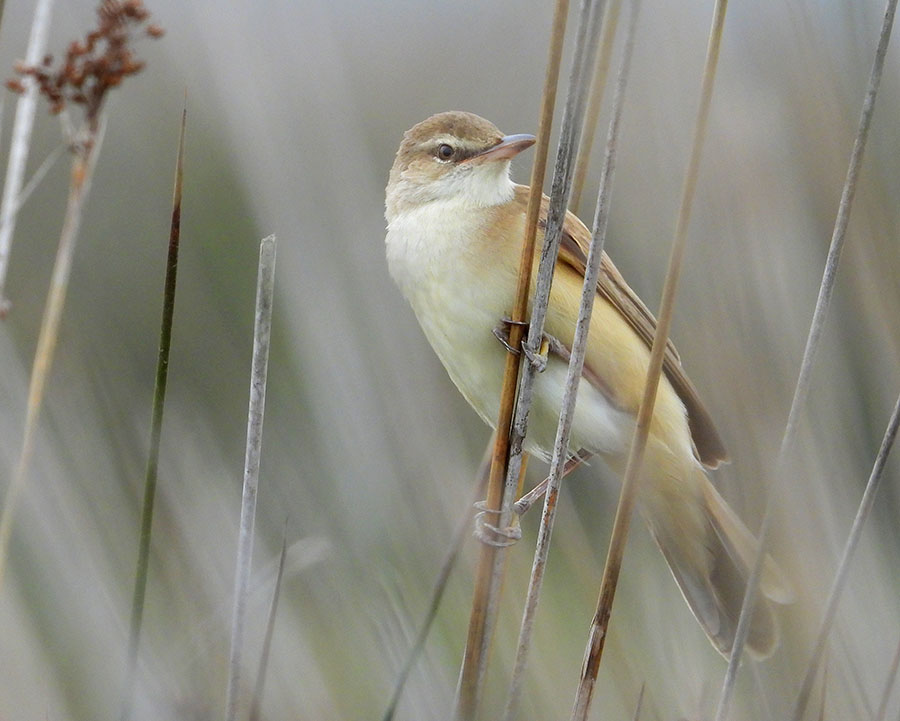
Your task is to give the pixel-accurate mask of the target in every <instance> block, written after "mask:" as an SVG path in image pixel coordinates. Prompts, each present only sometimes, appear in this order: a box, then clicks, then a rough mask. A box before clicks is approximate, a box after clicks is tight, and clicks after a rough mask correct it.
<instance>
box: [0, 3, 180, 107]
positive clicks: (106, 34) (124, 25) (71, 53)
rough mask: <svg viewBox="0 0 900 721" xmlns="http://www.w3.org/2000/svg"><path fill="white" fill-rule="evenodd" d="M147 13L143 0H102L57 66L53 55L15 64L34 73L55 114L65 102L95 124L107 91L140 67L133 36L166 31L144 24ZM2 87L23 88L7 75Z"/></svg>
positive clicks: (23, 72)
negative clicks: (91, 26)
mask: <svg viewBox="0 0 900 721" xmlns="http://www.w3.org/2000/svg"><path fill="white" fill-rule="evenodd" d="M149 17H150V13H149V12H148V11H147V10H146V9H145V8H144V4H143V3H142V2H141V0H122V1H117V0H103V2H101V3H100V7H98V8H97V19H98V22H97V28H96V29H95V30H92V31H91V32H89V33H88V34H87V36H86V37H85V39H84V40H83V41H78V40H76V41H74V42H72V43H71V44H70V45H69V48H68V50H67V51H66V57H65V59H64V60H63V62H62V64H61V66H60V67H59V68H58V69H56V70H54V69H53V68H52V66H53V56H52V55H46V56H44V59H43V61H42V62H41V64H40V65H35V66H28V65H24V64H23V63H16V64H15V66H14V67H13V69H14V70H15V71H16V72H17V73H18V74H19V75H21V76H26V77H27V76H30V77H32V78H34V80H35V82H36V83H37V86H38V88H39V90H40V92H41V94H42V95H43V96H44V97H45V98H47V100H48V102H49V103H50V112H51V113H54V114H56V113H59V112H60V111H61V110H62V109H63V108H64V107H66V105H67V104H69V103H71V104H73V105H81V106H82V107H83V108H84V113H85V119H86V120H87V121H88V122H89V123H93V122H95V121H96V119H97V116H98V115H99V113H100V108H101V107H102V106H103V100H104V98H105V96H106V92H107V91H108V90H109V89H110V88H114V87H117V86H118V85H120V84H121V83H122V80H123V79H124V78H126V77H127V76H129V75H134V74H135V73H138V72H140V71H141V69H142V68H143V67H144V63H143V62H142V61H140V60H138V59H137V58H135V57H134V53H133V52H132V49H131V44H132V41H133V40H135V39H136V38H138V37H150V38H159V37H162V35H163V32H164V31H163V30H162V28H160V27H159V26H158V25H152V24H148V25H145V23H146V22H147V19H148V18H149ZM6 87H7V88H9V89H10V90H12V91H13V92H16V93H22V92H24V91H25V86H24V84H23V83H22V81H21V80H20V79H18V78H15V79H13V80H8V81H7V83H6Z"/></svg>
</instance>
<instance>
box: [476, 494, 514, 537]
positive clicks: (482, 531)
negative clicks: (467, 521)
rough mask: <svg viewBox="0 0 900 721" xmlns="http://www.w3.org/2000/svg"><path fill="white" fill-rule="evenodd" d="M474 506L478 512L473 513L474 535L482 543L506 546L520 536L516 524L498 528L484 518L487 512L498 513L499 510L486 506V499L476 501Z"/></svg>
mask: <svg viewBox="0 0 900 721" xmlns="http://www.w3.org/2000/svg"><path fill="white" fill-rule="evenodd" d="M475 508H477V509H478V513H477V514H476V515H475V533H474V535H475V538H477V539H478V540H479V541H481V542H482V543H484V544H486V545H488V546H494V547H495V548H508V547H509V546H513V545H515V544H516V542H518V541H519V539H521V538H522V529H521V528H520V527H519V525H518V524H516V525H513V526H507V527H506V528H499V527H498V526H495V525H493V524H491V523H488V522H487V521H486V520H485V517H486V516H487V515H488V514H494V515H498V514H499V511H497V510H495V509H493V508H488V507H487V501H478V503H476V504H475Z"/></svg>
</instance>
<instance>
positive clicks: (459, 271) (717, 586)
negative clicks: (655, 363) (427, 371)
mask: <svg viewBox="0 0 900 721" xmlns="http://www.w3.org/2000/svg"><path fill="white" fill-rule="evenodd" d="M534 142H535V138H534V136H533V135H528V134H519V135H504V134H503V133H502V132H501V131H500V130H499V129H498V128H497V126H495V125H494V124H493V123H491V122H490V121H488V120H486V119H484V118H482V117H480V116H478V115H475V114H472V113H468V112H462V111H450V112H443V113H439V114H436V115H432V116H431V117H429V118H427V119H426V120H424V121H422V122H420V123H418V124H417V125H415V126H413V127H412V128H411V129H409V130H408V131H407V132H406V133H405V134H404V136H403V139H402V142H401V143H400V147H399V149H398V151H397V154H396V157H395V159H394V162H393V166H392V167H391V170H390V175H389V179H388V184H387V187H386V190H385V219H386V221H387V232H386V236H385V250H386V256H387V264H388V270H389V272H390V274H391V276H392V277H393V280H394V281H395V283H396V285H397V286H398V287H399V289H400V291H401V293H402V294H403V295H404V296H405V298H406V300H407V301H408V302H409V304H410V305H411V306H412V310H413V312H414V313H415V316H416V318H417V320H418V322H419V325H420V326H421V328H422V331H423V332H424V334H425V337H426V338H427V340H428V341H429V343H430V344H431V347H432V348H433V349H434V352H435V353H436V354H437V356H438V358H439V359H440V361H441V363H442V364H443V366H444V368H445V369H446V371H447V373H448V375H449V376H450V379H451V380H452V382H453V383H454V385H455V386H456V387H457V389H458V390H459V391H460V393H462V395H463V396H464V397H465V399H466V400H467V401H468V403H469V404H470V405H471V406H472V408H473V409H474V410H475V412H476V413H477V414H478V415H479V416H480V417H481V418H482V419H483V420H484V422H485V423H487V424H488V425H489V426H491V427H495V426H496V424H497V418H498V413H499V408H500V389H501V384H502V377H503V367H504V363H505V357H506V353H507V349H505V348H504V347H503V345H502V344H501V343H500V342H498V338H497V335H498V333H497V330H498V328H502V324H503V319H504V318H508V317H509V316H510V314H511V312H512V307H513V303H514V299H515V289H516V283H517V276H518V264H519V259H520V255H521V248H522V243H523V238H524V228H525V216H526V209H527V206H528V201H529V197H530V195H531V192H532V190H531V189H530V188H529V187H527V186H523V185H517V184H515V183H514V182H513V181H512V180H511V178H510V164H511V161H512V159H513V158H514V157H515V156H517V155H518V154H519V153H520V152H522V151H523V150H525V149H527V148H529V147H530V146H531V145H533V144H534ZM541 203H542V205H541V214H540V221H539V237H538V243H537V248H538V249H539V248H540V245H541V241H542V236H543V233H544V229H545V226H546V218H547V208H548V199H547V197H546V196H543V195H542V201H541ZM590 238H591V234H590V231H589V230H588V229H587V227H585V225H584V224H583V223H582V222H581V221H580V220H579V219H578V218H577V217H576V216H575V215H574V214H573V213H571V212H568V213H567V214H566V216H565V220H564V224H563V231H562V238H561V241H560V251H559V256H558V259H557V262H556V267H555V269H554V276H553V284H552V288H551V293H550V301H549V305H548V309H547V315H546V321H545V333H546V334H547V337H548V339H551V340H552V341H553V342H551V343H549V344H548V345H549V347H550V349H551V350H550V351H549V352H548V358H547V360H546V364H545V366H544V369H543V371H542V372H541V373H539V374H537V375H536V380H535V386H534V394H533V401H532V407H531V411H530V415H529V422H528V430H527V435H526V437H525V441H524V445H525V450H527V451H528V452H529V453H530V454H532V455H534V456H537V457H539V458H542V459H544V460H549V459H550V457H551V454H552V449H553V444H554V440H555V436H556V427H557V422H558V417H559V412H560V406H561V401H562V396H563V389H564V384H565V378H566V373H567V366H568V363H567V359H566V356H567V350H568V349H570V348H571V347H572V342H573V338H574V329H575V320H576V318H577V316H578V311H579V304H580V299H581V291H582V284H583V282H584V273H585V268H586V264H587V252H588V247H589V243H590ZM538 255H539V251H538V252H536V254H535V261H534V262H535V264H537V262H538ZM533 276H534V274H532V277H533ZM533 288H534V280H532V290H533ZM596 292H597V295H596V298H595V303H594V311H593V316H592V320H591V324H590V328H589V332H588V340H587V350H586V354H585V360H584V372H583V374H582V381H583V382H582V383H581V387H580V390H579V392H578V397H577V401H576V406H575V413H574V419H573V423H572V429H571V436H570V442H569V449H570V451H569V453H570V456H571V457H573V458H574V457H576V456H578V455H579V454H581V455H582V456H591V455H596V456H599V457H600V458H601V459H602V460H603V461H604V462H605V463H606V464H607V465H608V466H609V467H610V468H611V469H612V470H613V472H615V473H617V474H618V475H620V476H621V475H622V473H624V468H625V462H626V459H627V457H628V451H629V448H630V444H631V439H632V435H633V432H634V428H635V425H636V419H637V412H638V407H639V404H640V401H641V395H642V392H643V387H644V384H645V380H646V375H647V369H648V365H649V357H650V346H651V345H652V342H653V337H654V334H655V331H656V320H655V318H654V316H653V314H652V313H651V312H650V311H649V310H648V308H647V306H646V305H644V303H643V302H642V301H641V300H640V298H639V297H638V296H637V295H636V294H635V292H634V291H633V290H632V289H631V288H630V287H629V286H628V284H627V283H626V282H625V279H624V278H623V277H622V275H621V274H620V273H619V271H618V270H617V269H616V267H615V265H613V263H612V261H611V260H610V258H609V257H608V256H607V255H606V254H605V253H604V254H603V257H602V261H601V266H600V276H599V280H598V283H597V291H596ZM554 349H555V351H554ZM514 350H515V349H514ZM663 370H664V372H663V374H662V377H661V378H660V383H659V390H658V394H657V399H656V403H655V406H654V410H653V416H652V419H651V423H650V432H649V437H648V440H647V445H646V450H645V455H644V461H643V464H642V470H641V478H640V489H641V490H640V493H639V498H638V508H639V510H640V513H641V515H642V516H643V518H644V520H645V522H646V524H647V526H648V528H649V530H650V533H651V535H652V537H653V539H654V540H655V542H656V544H657V545H658V547H659V549H660V550H661V551H662V554H663V557H664V558H665V560H666V562H667V564H668V566H669V568H670V570H671V572H672V575H673V576H674V578H675V581H676V583H677V584H678V587H679V588H680V590H681V593H682V595H683V596H684V598H685V600H686V601H687V604H688V606H689V607H690V609H691V611H692V612H693V614H694V616H695V617H696V619H697V620H698V622H699V624H700V626H701V627H702V628H703V630H704V631H705V633H706V635H707V637H708V638H709V640H710V641H711V642H712V644H713V646H714V647H715V648H716V649H717V650H718V651H719V653H721V654H722V655H723V656H725V657H726V658H728V657H729V656H730V654H731V650H732V646H733V643H734V636H735V631H736V627H737V621H738V617H739V614H740V608H741V604H742V600H743V596H744V590H745V587H746V579H747V577H748V576H749V573H750V570H751V568H752V566H753V564H754V560H755V558H756V553H757V549H758V542H757V540H756V538H755V537H754V535H753V533H752V532H751V531H750V530H749V529H748V528H747V527H746V526H745V525H744V523H743V522H742V521H741V520H740V518H739V517H738V516H737V514H736V513H735V512H734V511H733V510H732V509H731V508H730V507H729V506H728V504H727V503H726V501H725V500H724V499H723V498H722V496H721V495H720V494H719V492H718V491H717V490H716V488H715V487H714V486H713V484H712V483H711V481H710V480H709V478H708V476H707V471H709V470H712V469H714V468H716V467H718V466H719V465H720V464H721V463H724V462H726V461H728V460H729V459H728V453H727V451H726V449H725V445H724V442H723V440H722V438H721V436H720V435H719V432H718V431H717V430H716V427H715V425H714V423H713V420H712V417H711V415H710V413H709V412H708V411H707V409H706V407H705V406H704V405H703V403H702V401H701V400H700V397H699V394H698V392H697V390H696V388H695V387H694V385H693V384H692V383H691V381H690V380H689V379H688V377H687V375H686V373H685V371H684V370H683V368H682V365H681V361H680V358H679V356H678V353H677V351H676V349H675V346H674V345H673V344H672V343H671V341H670V342H669V343H668V346H667V348H666V352H665V357H664V365H663ZM760 591H761V593H760V598H759V600H758V601H757V604H756V606H755V609H754V612H753V616H752V618H751V622H750V627H749V633H748V636H747V641H746V648H747V650H748V652H749V653H750V654H751V655H752V656H753V657H755V658H757V659H763V658H766V657H768V656H770V655H771V654H772V653H773V652H774V650H775V648H776V647H777V645H778V641H779V626H778V622H777V616H776V614H775V611H774V608H773V604H786V603H790V602H792V601H793V591H792V589H791V586H790V584H789V582H788V581H787V580H786V578H785V576H784V573H783V572H782V571H781V569H780V568H779V567H778V565H777V564H776V563H775V562H774V560H773V559H772V558H771V557H770V556H768V555H767V557H766V559H765V562H764V565H763V571H762V575H761V582H760Z"/></svg>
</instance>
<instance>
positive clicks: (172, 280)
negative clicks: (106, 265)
mask: <svg viewBox="0 0 900 721" xmlns="http://www.w3.org/2000/svg"><path fill="white" fill-rule="evenodd" d="M186 128H187V106H185V107H184V109H183V110H182V112H181V130H180V132H179V136H178V154H177V156H176V160H175V183H174V189H173V191H172V222H171V224H170V226H169V248H168V253H167V256H166V278H165V281H164V282H163V310H162V321H161V322H160V329H159V353H158V354H157V358H156V380H155V383H154V388H153V407H152V410H151V412H150V447H149V450H148V452H147V467H146V471H145V473H144V499H143V502H142V504H141V531H140V538H139V541H138V557H137V567H136V570H135V573H134V591H133V593H132V600H131V621H130V623H129V632H128V657H127V661H126V664H127V665H126V667H125V683H124V685H123V691H122V709H121V713H120V716H119V718H120V719H122V721H128V719H129V718H131V711H132V705H133V703H134V683H135V678H136V671H137V658H138V648H139V646H140V639H141V625H142V623H143V619H144V599H145V598H146V595H147V575H148V570H149V566H150V539H151V535H152V533H153V507H154V500H155V498H156V482H157V476H158V469H159V446H160V440H161V438H162V422H163V409H164V408H165V403H166V385H167V382H168V378H169V351H170V349H171V347H172V322H173V320H174V317H175V288H176V284H177V278H178V249H179V246H180V242H181V190H182V182H183V178H184V135H185V129H186Z"/></svg>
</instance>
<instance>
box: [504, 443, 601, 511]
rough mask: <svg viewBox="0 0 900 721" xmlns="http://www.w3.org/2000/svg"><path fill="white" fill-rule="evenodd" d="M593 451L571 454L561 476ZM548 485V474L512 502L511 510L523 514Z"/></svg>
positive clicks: (573, 468)
mask: <svg viewBox="0 0 900 721" xmlns="http://www.w3.org/2000/svg"><path fill="white" fill-rule="evenodd" d="M592 455H594V454H593V453H590V452H589V451H584V450H582V451H579V452H578V453H577V454H576V455H574V456H572V458H570V459H569V460H567V461H566V464H565V465H564V466H563V472H562V474H563V478H565V477H566V476H567V475H569V473H571V472H572V471H574V470H575V469H576V468H578V466H580V465H581V464H582V463H584V462H585V461H586V460H588V459H589V458H590V457H591V456H592ZM549 485H550V478H549V476H548V477H547V478H545V479H544V480H543V481H541V482H540V483H538V484H537V485H536V486H535V487H534V488H532V489H531V490H530V491H528V493H526V494H524V495H523V496H522V497H521V498H520V499H519V500H518V501H516V502H515V503H514V504H513V510H514V511H515V512H516V513H517V514H518V515H519V516H524V515H525V514H526V513H527V512H528V511H529V510H531V507H532V506H533V505H534V504H535V503H537V502H538V500H539V499H540V498H541V497H542V496H543V495H544V494H545V493H546V492H547V487H548V486H549Z"/></svg>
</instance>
